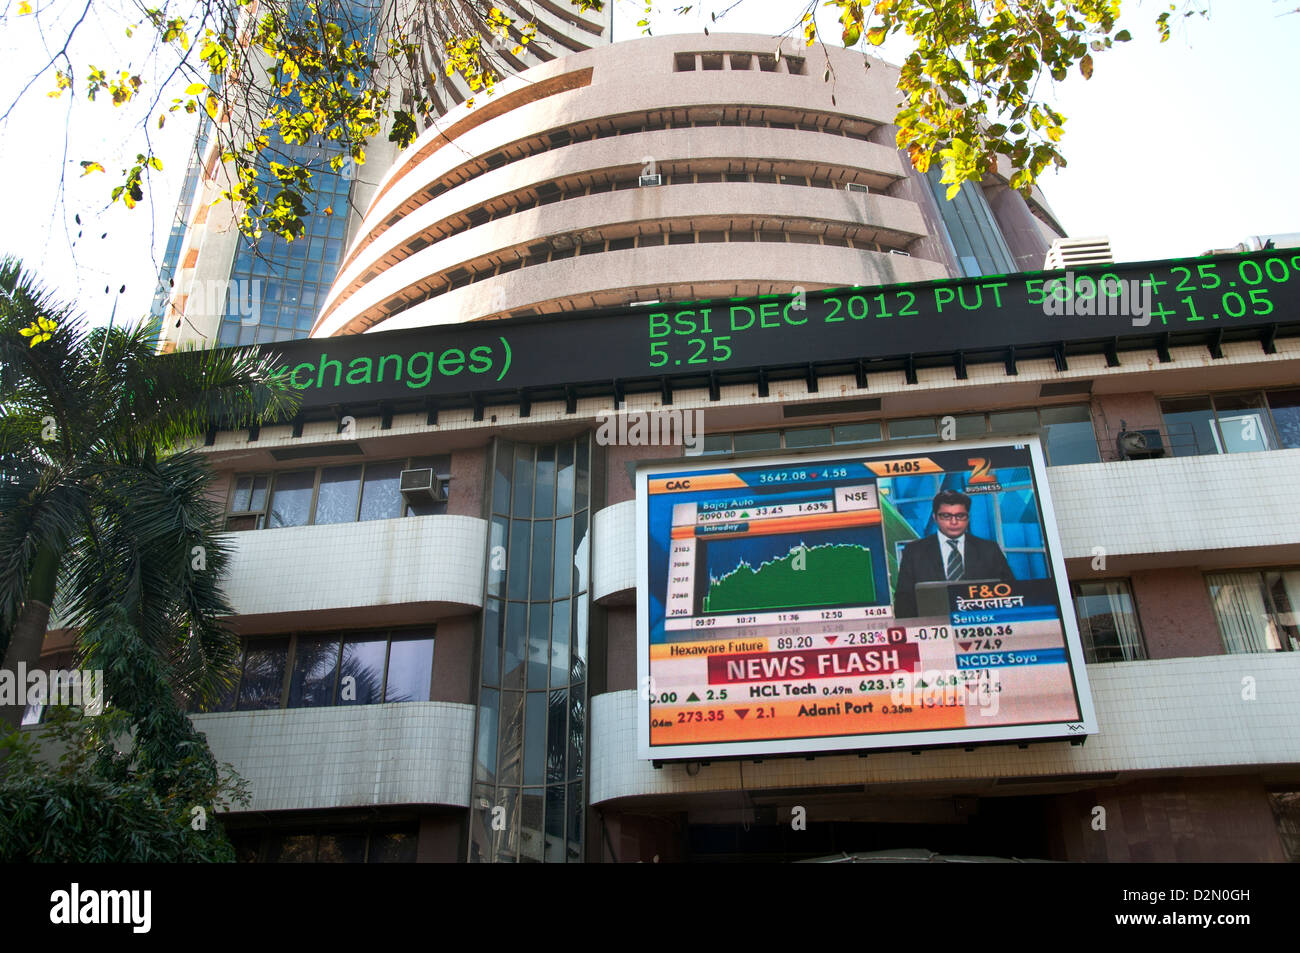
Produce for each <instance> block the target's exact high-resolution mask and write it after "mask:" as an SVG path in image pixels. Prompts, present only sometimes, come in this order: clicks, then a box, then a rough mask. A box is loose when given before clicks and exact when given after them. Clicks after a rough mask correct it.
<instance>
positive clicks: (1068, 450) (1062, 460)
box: [1040, 404, 1101, 467]
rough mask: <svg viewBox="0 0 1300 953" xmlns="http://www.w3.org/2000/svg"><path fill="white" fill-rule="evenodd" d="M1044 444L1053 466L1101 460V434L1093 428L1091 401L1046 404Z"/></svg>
mask: <svg viewBox="0 0 1300 953" xmlns="http://www.w3.org/2000/svg"><path fill="white" fill-rule="evenodd" d="M1040 414H1041V416H1042V421H1043V429H1042V436H1043V445H1044V447H1045V448H1046V450H1047V463H1048V465H1049V466H1054V467H1064V466H1071V465H1072V464H1076V463H1100V462H1101V451H1100V449H1099V448H1098V447H1097V434H1096V432H1095V431H1094V430H1093V429H1092V414H1091V412H1090V411H1089V409H1088V405H1087V404H1070V405H1069V406H1066V407H1044V408H1043V409H1042V411H1040Z"/></svg>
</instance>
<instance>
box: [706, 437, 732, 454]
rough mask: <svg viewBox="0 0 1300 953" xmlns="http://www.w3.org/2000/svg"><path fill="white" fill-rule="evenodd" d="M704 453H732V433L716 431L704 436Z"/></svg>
mask: <svg viewBox="0 0 1300 953" xmlns="http://www.w3.org/2000/svg"><path fill="white" fill-rule="evenodd" d="M703 452H704V453H731V434H729V433H714V434H709V435H708V436H706V437H705V438H704V450H703Z"/></svg>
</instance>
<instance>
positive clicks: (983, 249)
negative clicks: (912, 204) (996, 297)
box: [925, 165, 1018, 278]
mask: <svg viewBox="0 0 1300 953" xmlns="http://www.w3.org/2000/svg"><path fill="white" fill-rule="evenodd" d="M925 175H926V179H927V180H928V181H929V183H930V191H931V192H933V193H934V200H935V202H936V204H938V206H939V215H940V216H941V217H942V218H943V224H944V227H945V228H946V229H947V231H948V239H949V240H950V241H951V242H952V247H953V251H954V252H955V253H956V255H957V261H958V262H960V263H961V273H962V277H963V278H975V277H978V276H980V275H1006V274H1010V273H1011V272H1013V271H1016V270H1018V269H1017V268H1016V264H1015V259H1014V258H1012V257H1011V251H1010V249H1008V248H1007V243H1006V240H1005V239H1004V238H1003V237H1002V231H1001V229H999V228H998V223H997V220H996V219H995V218H994V217H993V212H992V210H991V209H990V208H989V203H988V200H987V199H985V198H984V190H983V189H981V188H980V187H979V186H977V185H975V184H973V183H971V182H965V183H963V184H962V187H961V191H959V192H958V193H957V194H956V195H955V196H953V199H952V201H951V202H950V201H948V198H947V196H948V186H946V185H944V184H942V183H941V182H940V181H939V179H940V178H941V177H942V176H943V170H942V169H941V168H939V167H938V166H937V165H932V166H930V169H929V171H927V172H926V174H925Z"/></svg>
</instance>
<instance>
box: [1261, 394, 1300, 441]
mask: <svg viewBox="0 0 1300 953" xmlns="http://www.w3.org/2000/svg"><path fill="white" fill-rule="evenodd" d="M1268 406H1269V409H1270V410H1271V411H1272V412H1273V426H1274V428H1275V429H1276V431H1277V438H1278V443H1279V444H1280V445H1281V446H1283V447H1286V448H1287V449H1290V450H1295V449H1297V448H1300V390H1271V391H1269V392H1268Z"/></svg>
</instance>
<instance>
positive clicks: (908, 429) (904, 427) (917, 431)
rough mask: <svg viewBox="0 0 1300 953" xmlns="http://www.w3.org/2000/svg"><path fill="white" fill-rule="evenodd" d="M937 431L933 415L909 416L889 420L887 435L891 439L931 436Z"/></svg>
mask: <svg viewBox="0 0 1300 953" xmlns="http://www.w3.org/2000/svg"><path fill="white" fill-rule="evenodd" d="M938 432H939V431H938V430H937V429H936V428H935V426H934V418H933V417H911V418H909V419H907V420H891V421H890V422H889V437H890V439H891V440H895V439H898V438H900V437H933V436H935V435H937V434H938Z"/></svg>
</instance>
